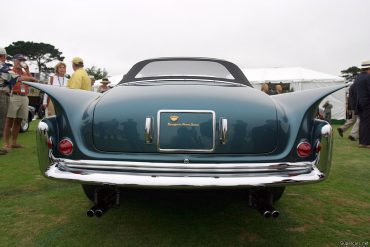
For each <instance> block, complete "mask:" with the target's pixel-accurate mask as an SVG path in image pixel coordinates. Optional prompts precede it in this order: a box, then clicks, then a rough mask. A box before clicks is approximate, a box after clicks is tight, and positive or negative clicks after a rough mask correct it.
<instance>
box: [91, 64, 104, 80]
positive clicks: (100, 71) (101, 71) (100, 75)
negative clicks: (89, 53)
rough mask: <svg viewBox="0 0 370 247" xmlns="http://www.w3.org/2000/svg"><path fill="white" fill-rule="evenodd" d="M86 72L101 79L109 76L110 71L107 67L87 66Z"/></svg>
mask: <svg viewBox="0 0 370 247" xmlns="http://www.w3.org/2000/svg"><path fill="white" fill-rule="evenodd" d="M86 72H87V74H89V75H92V76H94V78H95V80H100V79H103V78H106V77H107V76H108V72H107V70H106V69H105V68H103V69H101V68H98V67H96V66H92V67H91V68H86Z"/></svg>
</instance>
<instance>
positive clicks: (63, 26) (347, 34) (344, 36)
mask: <svg viewBox="0 0 370 247" xmlns="http://www.w3.org/2000/svg"><path fill="white" fill-rule="evenodd" d="M0 3H1V9H2V11H1V17H2V18H3V21H2V25H1V38H0V46H8V45H9V44H10V43H12V42H15V41H20V40H22V41H34V42H44V43H49V44H52V45H54V46H55V47H56V48H58V49H59V50H60V51H61V52H63V55H64V56H65V57H66V59H65V62H67V65H69V64H70V61H71V60H72V58H73V57H74V56H80V57H82V58H83V59H84V61H85V66H86V67H90V66H92V65H95V66H98V67H101V68H106V69H107V70H108V72H109V75H115V74H121V73H125V72H126V71H127V70H128V69H129V68H130V67H131V66H132V65H133V64H134V63H136V62H138V61H140V60H142V59H146V58H153V57H167V56H197V57H213V58H221V59H226V60H230V61H232V62H234V63H236V64H237V65H239V66H240V67H242V68H261V67H287V66H300V67H305V68H309V69H313V70H318V71H321V72H325V73H330V74H334V75H339V74H340V70H342V69H345V68H348V67H350V66H353V65H357V66H359V65H360V63H361V61H363V60H370V32H369V29H368V23H369V20H370V14H369V13H370V12H369V10H370V1H368V0H351V1H350V0H321V1H320V0H294V1H293V0H281V1H279V0H263V1H258V0H256V1H249V0H227V1H226V0H123V1H115V0H104V1H102V0H99V1H98V0H89V1H87V0H86V1H82V0H63V1H46V0H16V1H9V0H0ZM68 67H69V68H68V72H69V73H71V67H70V66H68ZM247 77H248V75H247Z"/></svg>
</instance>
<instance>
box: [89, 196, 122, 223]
mask: <svg viewBox="0 0 370 247" xmlns="http://www.w3.org/2000/svg"><path fill="white" fill-rule="evenodd" d="M96 201H97V204H95V205H94V206H93V207H92V208H90V209H89V210H87V212H86V215H87V216H88V217H94V216H96V217H98V218H100V217H102V216H103V215H104V213H106V212H107V211H108V210H109V209H110V208H112V207H114V206H118V205H119V192H118V191H114V190H110V191H105V192H103V193H101V194H100V193H97V195H96Z"/></svg>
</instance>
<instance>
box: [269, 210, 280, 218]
mask: <svg viewBox="0 0 370 247" xmlns="http://www.w3.org/2000/svg"><path fill="white" fill-rule="evenodd" d="M271 215H272V217H273V218H277V217H279V215H280V212H279V211H277V210H274V211H272V214H271Z"/></svg>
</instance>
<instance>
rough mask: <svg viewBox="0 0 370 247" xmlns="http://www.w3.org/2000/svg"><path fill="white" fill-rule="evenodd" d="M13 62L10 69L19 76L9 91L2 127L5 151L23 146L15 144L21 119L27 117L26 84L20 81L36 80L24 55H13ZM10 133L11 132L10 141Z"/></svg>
mask: <svg viewBox="0 0 370 247" xmlns="http://www.w3.org/2000/svg"><path fill="white" fill-rule="evenodd" d="M13 63H14V65H13V69H12V71H13V72H14V73H15V74H16V75H18V76H19V77H18V80H17V82H16V83H15V84H14V86H13V87H12V89H11V91H10V93H9V95H10V97H9V106H8V112H7V117H6V121H5V128H4V149H5V150H6V151H9V150H10V149H12V148H22V147H23V145H20V144H17V138H18V134H19V129H20V126H21V123H22V120H23V119H27V118H28V97H27V94H28V86H27V85H24V84H23V83H22V81H33V82H35V81H37V80H36V79H35V78H34V77H32V76H31V74H30V71H29V67H28V65H27V64H26V57H25V56H23V55H22V54H16V55H14V57H13ZM10 133H12V141H11V143H10Z"/></svg>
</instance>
